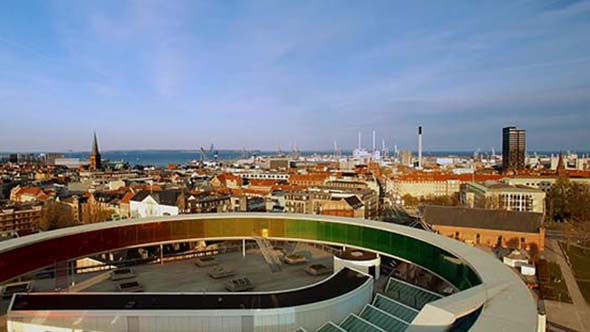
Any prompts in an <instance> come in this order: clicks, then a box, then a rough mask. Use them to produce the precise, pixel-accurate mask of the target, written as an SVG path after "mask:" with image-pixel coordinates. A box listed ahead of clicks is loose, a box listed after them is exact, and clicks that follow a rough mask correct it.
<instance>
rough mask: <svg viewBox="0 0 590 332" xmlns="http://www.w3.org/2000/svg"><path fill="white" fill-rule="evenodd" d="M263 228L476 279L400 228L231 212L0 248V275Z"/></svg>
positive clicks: (461, 282) (464, 282)
mask: <svg viewBox="0 0 590 332" xmlns="http://www.w3.org/2000/svg"><path fill="white" fill-rule="evenodd" d="M105 226H106V224H105ZM82 227H84V226H82ZM81 231H82V229H81ZM263 233H264V234H268V236H269V237H272V238H291V239H301V240H311V241H320V242H331V243H336V244H341V245H348V246H355V247H362V248H366V249H369V250H374V251H378V252H382V253H384V254H387V255H392V256H395V257H398V258H401V259H404V260H407V261H410V262H413V263H415V264H417V265H420V266H422V267H424V268H426V269H428V270H430V271H432V272H434V273H436V274H438V275H440V276H441V277H443V278H445V279H446V280H448V281H449V282H451V283H452V284H453V285H454V286H455V287H457V288H458V289H460V290H463V289H467V288H470V287H472V286H475V285H478V284H480V283H481V281H480V279H479V277H478V276H477V274H476V273H475V271H473V269H471V268H470V267H469V266H468V265H467V264H466V263H465V262H464V261H462V260H461V259H459V258H457V257H455V256H454V255H452V254H451V253H449V252H447V251H445V250H443V249H441V248H438V247H436V246H434V245H431V244H429V243H426V242H423V241H420V240H418V239H414V238H411V237H407V236H404V235H401V234H397V233H392V232H389V231H385V230H380V229H375V228H371V227H368V226H360V225H351V224H345V223H338V222H328V221H316V220H303V219H296V218H293V219H288V218H248V217H230V216H228V217H227V218H207V217H203V218H199V217H195V218H194V219H190V220H174V219H172V220H170V221H161V222H146V223H142V224H138V223H136V224H131V225H123V226H119V227H112V228H105V229H100V230H94V231H88V232H81V233H76V234H72V235H66V236H63V237H60V238H55V239H48V240H45V241H41V242H37V243H33V244H30V245H27V246H23V247H20V248H17V249H14V250H11V251H6V252H3V253H0V281H4V280H8V279H11V278H13V277H15V276H18V275H21V274H24V273H26V272H29V271H32V270H35V269H38V268H41V267H44V266H48V265H52V264H55V262H59V261H63V260H67V259H72V258H76V257H83V256H88V255H91V254H94V253H97V252H103V251H109V250H114V249H119V248H124V247H129V246H137V245H141V244H147V243H157V242H166V241H180V240H188V239H204V238H227V237H251V236H261V235H262V234H263ZM45 234H46V235H49V234H50V233H45Z"/></svg>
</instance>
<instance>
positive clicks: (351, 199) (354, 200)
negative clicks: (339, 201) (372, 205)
mask: <svg viewBox="0 0 590 332" xmlns="http://www.w3.org/2000/svg"><path fill="white" fill-rule="evenodd" d="M344 200H345V201H346V203H348V205H350V206H351V207H352V208H353V209H358V208H361V207H362V206H363V202H361V200H360V199H359V198H358V197H356V196H348V197H346V198H345V199H344Z"/></svg>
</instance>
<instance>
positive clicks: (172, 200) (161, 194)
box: [131, 189, 182, 206]
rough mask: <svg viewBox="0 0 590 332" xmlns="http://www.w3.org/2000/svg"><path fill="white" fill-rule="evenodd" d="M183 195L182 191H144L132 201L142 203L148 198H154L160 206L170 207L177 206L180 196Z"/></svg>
mask: <svg viewBox="0 0 590 332" xmlns="http://www.w3.org/2000/svg"><path fill="white" fill-rule="evenodd" d="M181 194H182V191H181V190H180V189H167V190H160V191H154V192H149V191H147V190H142V191H140V192H138V193H137V194H135V196H133V198H132V199H131V200H132V201H136V202H141V201H143V200H144V199H145V198H146V197H148V196H152V198H153V199H154V200H155V201H156V202H158V204H162V205H169V206H176V201H177V200H178V196H180V195H181Z"/></svg>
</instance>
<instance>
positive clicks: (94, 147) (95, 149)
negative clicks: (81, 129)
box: [92, 131, 100, 155]
mask: <svg viewBox="0 0 590 332" xmlns="http://www.w3.org/2000/svg"><path fill="white" fill-rule="evenodd" d="M92 154H94V155H97V154H100V153H99V152H98V140H97V139H96V131H95V132H94V141H93V142H92Z"/></svg>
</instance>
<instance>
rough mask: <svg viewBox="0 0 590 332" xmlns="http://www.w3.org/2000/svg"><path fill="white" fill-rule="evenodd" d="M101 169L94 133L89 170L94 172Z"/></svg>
mask: <svg viewBox="0 0 590 332" xmlns="http://www.w3.org/2000/svg"><path fill="white" fill-rule="evenodd" d="M101 168H102V163H101V158H100V152H99V151H98V141H97V140H96V133H94V141H93V142H92V152H91V153H90V170H92V171H96V170H97V169H101Z"/></svg>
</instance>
